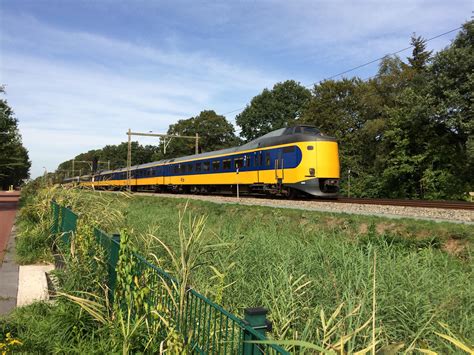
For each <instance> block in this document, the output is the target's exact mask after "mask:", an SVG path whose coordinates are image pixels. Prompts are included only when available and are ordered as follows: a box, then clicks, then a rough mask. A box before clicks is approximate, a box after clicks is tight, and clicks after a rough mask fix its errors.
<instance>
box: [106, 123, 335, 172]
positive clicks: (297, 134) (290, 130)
mask: <svg viewBox="0 0 474 355" xmlns="http://www.w3.org/2000/svg"><path fill="white" fill-rule="evenodd" d="M307 141H335V138H334V137H330V136H327V135H325V134H323V133H321V131H320V130H319V129H317V128H316V127H314V126H308V125H298V126H293V127H287V128H280V129H277V130H275V131H272V132H269V133H267V134H265V135H263V136H261V137H259V138H256V139H254V140H252V141H250V142H247V143H245V144H243V145H241V146H238V147H232V148H226V149H220V150H214V151H212V152H206V153H200V154H193V155H187V156H184V157H179V158H170V159H162V160H159V161H154V162H150V163H146V164H139V165H133V166H131V167H130V169H131V170H134V169H137V168H140V169H143V168H150V167H153V166H156V165H158V164H166V163H177V162H178V163H179V162H181V161H187V160H193V159H201V158H206V157H211V156H214V155H224V154H231V153H238V152H242V151H247V150H252V149H257V148H265V147H271V146H273V145H278V144H287V143H294V142H307ZM123 171H127V168H126V167H125V168H120V169H116V170H106V171H101V172H100V174H107V173H111V172H123Z"/></svg>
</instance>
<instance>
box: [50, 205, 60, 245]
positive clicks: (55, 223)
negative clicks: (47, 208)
mask: <svg viewBox="0 0 474 355" xmlns="http://www.w3.org/2000/svg"><path fill="white" fill-rule="evenodd" d="M51 209H52V210H53V225H52V226H51V234H53V235H54V236H56V235H57V234H58V232H59V230H58V228H59V205H58V204H57V203H56V201H55V200H54V199H53V200H51Z"/></svg>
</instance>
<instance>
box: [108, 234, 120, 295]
mask: <svg viewBox="0 0 474 355" xmlns="http://www.w3.org/2000/svg"><path fill="white" fill-rule="evenodd" d="M119 252H120V234H112V239H111V240H110V250H109V262H108V266H109V280H108V287H109V300H110V304H112V303H113V302H114V292H115V284H116V283H117V263H118V259H119Z"/></svg>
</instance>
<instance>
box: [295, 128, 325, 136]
mask: <svg viewBox="0 0 474 355" xmlns="http://www.w3.org/2000/svg"><path fill="white" fill-rule="evenodd" d="M295 133H300V134H308V135H312V136H316V135H318V134H321V132H320V131H319V129H317V128H316V127H311V126H298V127H295Z"/></svg>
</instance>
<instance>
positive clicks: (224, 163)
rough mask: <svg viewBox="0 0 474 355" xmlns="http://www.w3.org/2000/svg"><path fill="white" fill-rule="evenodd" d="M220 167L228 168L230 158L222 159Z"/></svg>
mask: <svg viewBox="0 0 474 355" xmlns="http://www.w3.org/2000/svg"><path fill="white" fill-rule="evenodd" d="M222 169H223V170H230V159H226V160H223V161H222Z"/></svg>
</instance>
